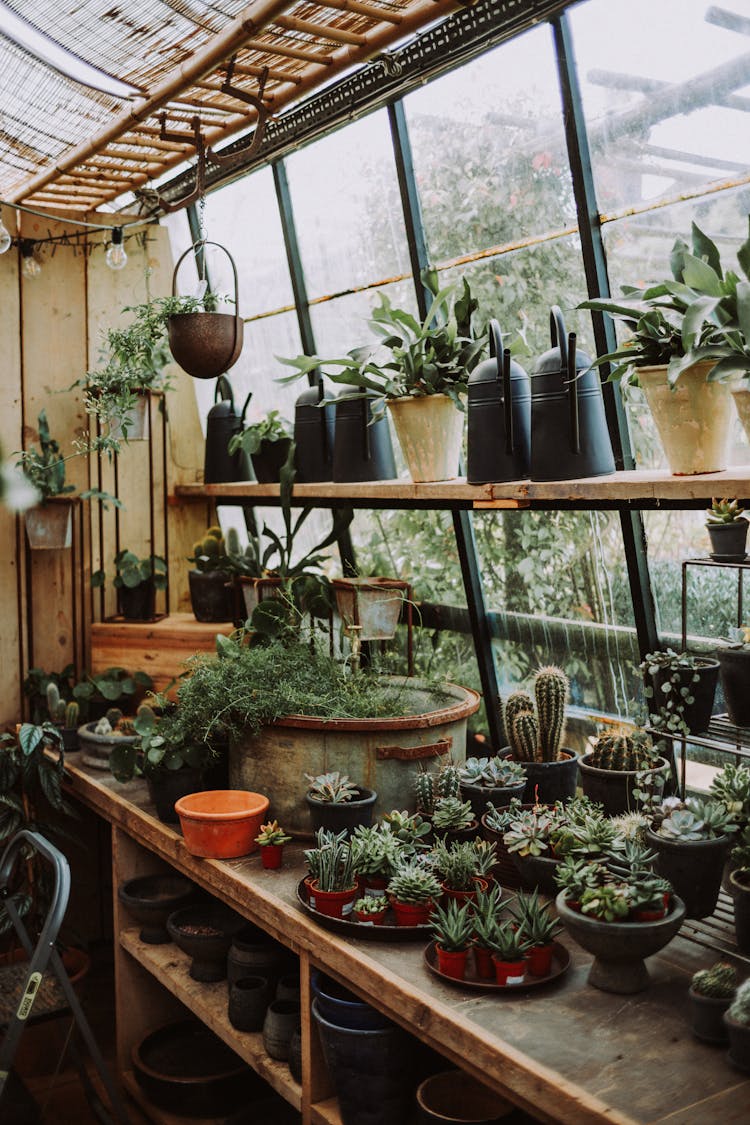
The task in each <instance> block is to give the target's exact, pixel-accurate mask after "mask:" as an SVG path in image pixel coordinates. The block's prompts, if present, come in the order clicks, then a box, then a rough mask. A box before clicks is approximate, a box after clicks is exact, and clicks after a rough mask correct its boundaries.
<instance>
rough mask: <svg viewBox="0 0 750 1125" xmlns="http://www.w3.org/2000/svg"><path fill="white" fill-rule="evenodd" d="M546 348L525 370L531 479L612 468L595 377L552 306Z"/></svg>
mask: <svg viewBox="0 0 750 1125" xmlns="http://www.w3.org/2000/svg"><path fill="white" fill-rule="evenodd" d="M550 335H551V337H552V347H551V348H550V350H549V351H547V352H545V353H544V354H543V355H541V356H540V357H539V359H538V360H537V362H536V364H535V365H534V370H533V371H532V372H531V479H532V480H539V481H543V480H572V479H574V478H575V477H600V476H605V475H606V474H607V473H613V472H614V471H615V459H614V456H613V455H612V443H611V442H610V439H609V431H608V430H607V420H606V417H605V414H604V399H603V397H602V386H601V382H600V380H599V375H598V374H597V372H596V371H594V370H593V369H592V368H591V362H592V361H591V359H590V357H589V356H587V355H586V353H585V352H578V354H576V336H575V332H571V333H570V334H567V333H566V331H565V321H564V320H563V315H562V311H561V310H560V308H559V306H558V305H553V306H552V311H551V312H550Z"/></svg>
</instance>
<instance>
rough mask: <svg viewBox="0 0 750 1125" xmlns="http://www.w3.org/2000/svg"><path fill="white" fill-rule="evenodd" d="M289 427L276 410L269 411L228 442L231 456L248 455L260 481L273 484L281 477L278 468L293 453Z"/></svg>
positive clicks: (290, 428) (279, 468)
mask: <svg viewBox="0 0 750 1125" xmlns="http://www.w3.org/2000/svg"><path fill="white" fill-rule="evenodd" d="M292 445H293V441H292V427H291V424H290V423H289V422H287V420H286V418H282V416H281V414H280V413H279V411H278V410H269V411H268V413H267V414H264V415H263V417H262V418H260V419H258V421H255V422H251V423H250V425H248V426H246V427H245V429H244V430H242V432H241V433H238V434H234V435H233V437H232V438H231V439H230V441H229V449H228V452H229V454H230V456H232V455H234V454H235V453H239V452H244V453H247V454H249V456H250V460H251V461H252V463H253V471H254V472H255V476H256V479H257V480H258V482H259V483H260V484H273V483H274V482H278V481H279V480H280V479H281V470H282V468H283V466H284V465H285V464H286V461H287V459H288V458H289V455H290V453H291V452H292Z"/></svg>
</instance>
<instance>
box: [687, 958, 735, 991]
mask: <svg viewBox="0 0 750 1125" xmlns="http://www.w3.org/2000/svg"><path fill="white" fill-rule="evenodd" d="M692 985H693V991H694V992H699V993H700V995H701V996H711V997H713V998H714V999H716V1000H729V999H730V997H731V996H733V995H734V990H735V988H736V987H737V970H736V969H735V967H734V965H729V964H727V962H726V961H717V962H716V964H715V965H712V967H711V968H710V969H701V970H700V971H699V972H697V973H694V974H693V980H692Z"/></svg>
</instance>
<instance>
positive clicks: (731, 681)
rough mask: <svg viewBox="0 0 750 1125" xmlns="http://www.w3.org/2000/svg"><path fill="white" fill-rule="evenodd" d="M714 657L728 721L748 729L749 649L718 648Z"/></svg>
mask: <svg viewBox="0 0 750 1125" xmlns="http://www.w3.org/2000/svg"><path fill="white" fill-rule="evenodd" d="M716 656H717V659H718V661H719V675H720V676H721V690H722V691H723V692H724V702H725V703H726V705H727V714H728V715H729V721H730V723H734V725H735V726H738V727H750V649H744V648H720V649H719V650H718V651H717V653H716Z"/></svg>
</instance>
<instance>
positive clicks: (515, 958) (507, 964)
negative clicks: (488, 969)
mask: <svg viewBox="0 0 750 1125" xmlns="http://www.w3.org/2000/svg"><path fill="white" fill-rule="evenodd" d="M488 938H489V942H490V948H491V949H492V963H493V965H494V966H495V980H496V981H497V983H498V984H501V985H509V984H522V983H523V979H524V977H525V976H526V954H527V952H528V950H529V946H530V942H529V941H528V939H527V938H526V937H525V936H524V935H523V933H522V932H521V930H520V929H519V928H518V926H517V925H516V924H515V923H513V922H511V921H507V922H498V923H496V925H495V927H494V930H493V931H492V932H491V934H489V935H488Z"/></svg>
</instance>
